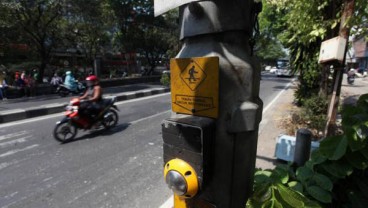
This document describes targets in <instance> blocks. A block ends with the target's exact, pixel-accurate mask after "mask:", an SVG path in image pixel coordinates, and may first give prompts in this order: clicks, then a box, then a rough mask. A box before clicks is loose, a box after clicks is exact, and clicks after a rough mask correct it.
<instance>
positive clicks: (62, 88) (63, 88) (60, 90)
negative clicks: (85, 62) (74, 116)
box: [56, 82, 86, 97]
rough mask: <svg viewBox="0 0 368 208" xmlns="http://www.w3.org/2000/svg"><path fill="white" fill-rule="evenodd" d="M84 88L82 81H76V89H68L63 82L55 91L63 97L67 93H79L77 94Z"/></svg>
mask: <svg viewBox="0 0 368 208" xmlns="http://www.w3.org/2000/svg"><path fill="white" fill-rule="evenodd" d="M85 90H86V87H85V86H84V85H83V84H82V83H80V82H77V89H76V91H73V90H70V89H69V88H68V87H66V85H64V84H60V85H59V86H58V87H57V89H56V93H57V94H59V95H60V96H61V97H65V96H67V95H69V94H74V95H79V94H81V93H83V92H84V91H85Z"/></svg>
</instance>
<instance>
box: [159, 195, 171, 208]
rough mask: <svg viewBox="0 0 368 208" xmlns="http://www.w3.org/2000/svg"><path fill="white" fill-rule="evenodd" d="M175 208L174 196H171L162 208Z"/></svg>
mask: <svg viewBox="0 0 368 208" xmlns="http://www.w3.org/2000/svg"><path fill="white" fill-rule="evenodd" d="M173 207H174V196H171V197H170V198H169V199H168V200H166V202H165V203H163V204H162V205H161V206H160V208H173Z"/></svg>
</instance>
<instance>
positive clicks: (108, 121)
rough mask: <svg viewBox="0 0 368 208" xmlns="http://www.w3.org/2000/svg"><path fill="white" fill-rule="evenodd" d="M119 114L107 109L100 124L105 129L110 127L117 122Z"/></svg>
mask: <svg viewBox="0 0 368 208" xmlns="http://www.w3.org/2000/svg"><path fill="white" fill-rule="evenodd" d="M118 121H119V116H118V113H117V112H116V111H114V110H109V111H107V112H106V113H105V114H104V115H103V119H102V122H101V123H102V125H103V126H104V127H105V129H109V128H112V127H114V126H116V124H118Z"/></svg>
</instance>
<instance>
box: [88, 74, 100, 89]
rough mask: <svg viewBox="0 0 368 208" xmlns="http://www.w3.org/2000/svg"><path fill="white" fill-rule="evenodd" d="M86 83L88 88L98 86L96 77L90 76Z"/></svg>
mask: <svg viewBox="0 0 368 208" xmlns="http://www.w3.org/2000/svg"><path fill="white" fill-rule="evenodd" d="M86 83H87V86H88V87H91V86H94V85H96V84H98V78H97V76H95V75H90V76H88V77H87V78H86Z"/></svg>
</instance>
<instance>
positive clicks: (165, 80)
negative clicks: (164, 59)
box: [160, 74, 170, 87]
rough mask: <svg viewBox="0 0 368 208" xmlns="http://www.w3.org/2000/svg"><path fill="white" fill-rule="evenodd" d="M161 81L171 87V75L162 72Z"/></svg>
mask: <svg viewBox="0 0 368 208" xmlns="http://www.w3.org/2000/svg"><path fill="white" fill-rule="evenodd" d="M160 82H161V84H162V85H163V86H166V87H170V75H169V74H162V76H161V79H160Z"/></svg>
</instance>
